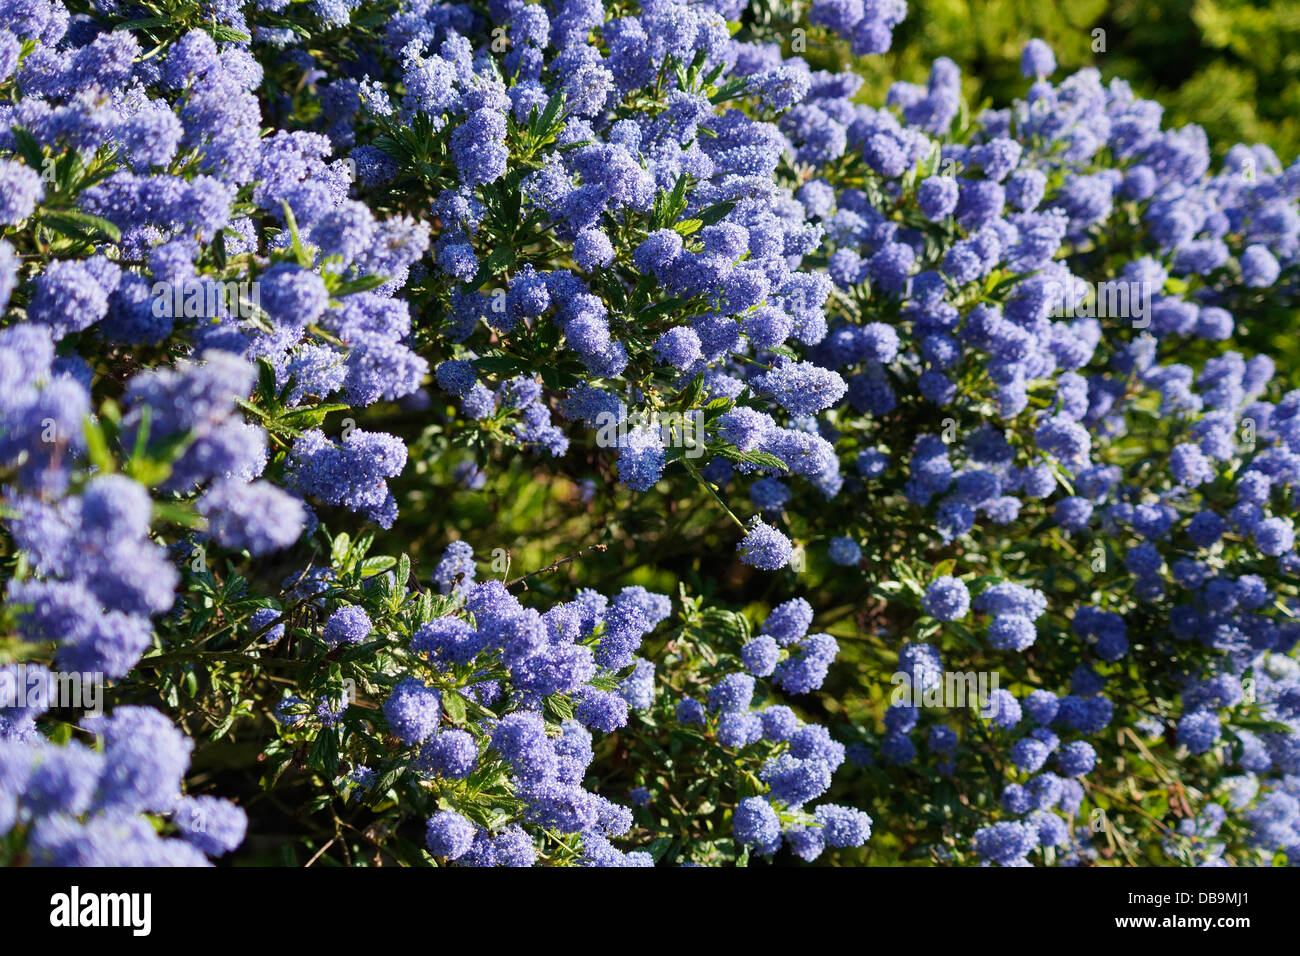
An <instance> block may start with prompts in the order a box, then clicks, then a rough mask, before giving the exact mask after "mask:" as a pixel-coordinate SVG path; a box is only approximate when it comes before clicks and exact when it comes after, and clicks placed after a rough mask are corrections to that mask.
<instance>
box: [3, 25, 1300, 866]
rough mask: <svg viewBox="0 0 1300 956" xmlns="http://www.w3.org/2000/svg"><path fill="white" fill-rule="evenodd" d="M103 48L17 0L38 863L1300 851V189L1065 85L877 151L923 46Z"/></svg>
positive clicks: (10, 113) (232, 36)
mask: <svg viewBox="0 0 1300 956" xmlns="http://www.w3.org/2000/svg"><path fill="white" fill-rule="evenodd" d="M73 6H74V9H72V10H70V9H69V8H68V7H65V6H64V5H63V4H62V3H61V2H59V0H0V100H2V101H3V103H2V105H0V310H3V311H2V312H0V480H2V481H3V497H2V498H0V528H2V529H3V531H2V536H0V568H2V569H3V570H2V572H0V574H2V583H3V587H4V608H3V611H2V612H0V618H2V620H3V624H4V634H5V635H6V636H5V637H4V638H0V693H8V694H9V696H8V697H3V698H0V859H3V860H5V861H6V862H17V863H30V864H55V865H65V864H92V865H95V864H98V865H120V864H126V863H145V864H161V863H167V864H194V865H203V864H206V863H208V862H210V861H211V860H212V859H217V858H221V857H223V856H224V855H225V854H228V853H239V854H245V853H248V854H251V853H254V852H255V851H254V850H252V849H251V848H250V846H245V847H243V848H241V843H243V838H244V835H245V833H246V832H247V831H249V830H252V831H253V832H257V831H258V829H259V827H260V826H263V825H265V827H266V829H267V832H282V831H281V830H280V829H279V828H280V827H282V826H285V825H289V826H292V827H294V828H295V833H296V835H298V836H300V837H301V841H300V842H301V843H302V845H303V846H305V847H308V848H309V849H310V851H311V853H313V854H315V856H313V857H303V858H301V859H299V858H297V857H296V856H294V855H293V854H294V853H296V852H297V851H296V849H294V848H289V847H285V848H284V852H285V853H287V854H288V856H287V858H277V859H276V860H275V861H274V862H298V863H302V862H307V860H308V859H315V858H318V857H319V856H322V855H326V854H328V856H327V859H328V860H329V861H330V862H333V863H345V864H352V863H355V862H357V861H359V860H364V861H371V860H375V861H379V862H385V861H388V860H394V861H399V862H403V863H412V864H430V863H432V864H436V865H444V864H447V863H451V864H453V865H476V866H492V865H534V864H548V865H575V864H580V865H595V866H611V865H650V864H654V863H661V864H670V865H672V864H677V865H723V864H725V865H731V864H746V863H748V862H750V861H751V860H767V859H774V860H776V861H781V862H786V861H795V860H802V861H813V860H819V859H820V860H829V861H832V862H838V863H862V862H886V863H889V862H895V861H896V860H899V859H904V858H905V859H926V860H929V861H931V862H937V863H955V864H967V863H969V864H987V865H992V864H996V865H1026V864H1029V863H1034V864H1040V863H1041V864H1063V865H1079V864H1092V863H1096V862H1120V863H1127V864H1137V863H1160V862H1165V863H1167V862H1171V861H1174V862H1180V863H1184V864H1194V865H1227V864H1234V865H1248V864H1260V865H1264V864H1269V863H1272V862H1279V861H1282V860H1284V859H1285V860H1287V861H1290V862H1293V861H1294V860H1295V858H1296V857H1297V855H1298V854H1300V809H1298V808H1300V800H1298V798H1300V793H1297V791H1296V783H1295V781H1296V779H1297V777H1298V776H1300V668H1298V667H1297V665H1296V662H1295V656H1294V650H1295V646H1296V643H1297V638H1300V630H1297V625H1296V624H1295V623H1294V615H1295V613H1296V611H1297V608H1298V607H1300V605H1297V600H1296V599H1297V594H1296V583H1297V570H1298V569H1300V558H1297V553H1296V550H1295V531H1294V524H1293V522H1294V512H1295V503H1296V486H1297V482H1300V432H1298V431H1297V426H1295V425H1293V424H1292V423H1293V422H1300V414H1297V413H1298V412H1300V393H1297V392H1295V391H1289V390H1288V387H1287V385H1286V384H1285V383H1286V382H1287V381H1288V380H1290V379H1293V378H1294V374H1295V371H1294V369H1291V368H1289V367H1287V366H1286V365H1285V364H1284V363H1285V362H1286V360H1287V356H1284V355H1281V354H1276V355H1273V354H1270V353H1269V352H1268V347H1269V344H1268V343H1269V342H1270V339H1271V336H1270V334H1268V333H1270V331H1271V330H1272V329H1273V328H1275V327H1290V326H1293V325H1294V313H1295V309H1296V307H1297V305H1300V302H1298V301H1297V258H1298V256H1300V210H1298V209H1297V202H1298V200H1300V166H1297V165H1295V164H1293V165H1291V166H1290V167H1286V166H1284V164H1283V163H1282V162H1281V161H1279V160H1278V158H1277V157H1276V156H1274V155H1272V153H1270V152H1269V151H1268V150H1267V149H1266V148H1263V147H1258V146H1256V147H1250V146H1246V145H1237V146H1234V147H1232V148H1231V149H1230V150H1228V151H1227V153H1226V156H1225V158H1224V160H1223V161H1222V162H1221V163H1218V164H1215V163H1214V162H1213V161H1212V159H1211V152H1210V148H1209V144H1208V143H1207V142H1206V138H1205V135H1204V133H1203V132H1202V131H1201V130H1199V129H1197V128H1195V127H1187V128H1183V129H1165V128H1163V127H1162V124H1161V109H1160V107H1159V105H1158V104H1156V103H1153V102H1150V101H1145V100H1142V99H1140V98H1138V97H1136V96H1135V95H1134V94H1133V93H1132V91H1131V90H1130V89H1129V88H1128V86H1127V85H1126V84H1125V83H1124V82H1123V81H1122V80H1113V81H1111V82H1110V83H1103V82H1102V80H1101V77H1100V75H1099V74H1098V73H1097V72H1096V71H1094V70H1084V71H1081V72H1080V73H1077V74H1075V75H1074V76H1070V77H1064V78H1059V79H1054V77H1055V74H1056V64H1055V58H1054V56H1053V54H1052V51H1051V50H1050V49H1049V48H1048V47H1047V46H1046V45H1045V44H1043V43H1042V42H1041V41H1037V40H1035V41H1033V42H1031V43H1030V44H1028V45H1027V46H1026V47H1025V49H1024V52H1023V56H1022V61H1021V67H1022V70H1023V72H1024V74H1025V77H1026V92H1025V95H1024V98H1023V99H1022V100H1019V101H1017V102H1015V103H1012V104H1009V105H1005V106H1001V107H999V108H993V109H987V110H984V111H982V112H979V113H977V114H976V115H971V111H970V110H969V107H968V104H965V103H964V102H963V100H962V95H961V76H960V73H959V71H958V69H957V68H956V66H955V65H954V64H953V63H952V62H950V61H948V60H946V59H940V60H938V61H936V62H935V63H934V64H933V65H932V67H931V69H930V71H929V75H928V78H926V80H925V82H924V83H919V84H916V83H909V82H897V83H894V84H893V85H892V87H891V88H890V89H889V92H888V94H887V96H885V97H884V98H883V101H880V102H870V101H869V100H868V98H867V97H866V96H865V95H864V94H863V91H862V84H863V81H862V78H861V77H860V76H859V75H858V73H857V72H855V70H854V63H855V59H854V58H855V57H862V56H870V55H872V54H878V53H882V52H884V51H886V50H888V48H889V46H890V43H891V32H892V30H893V28H894V27H895V26H897V24H898V23H899V22H901V21H902V20H903V18H904V17H905V16H906V12H907V11H906V7H905V5H904V4H903V3H902V2H901V0H900V2H882V3H867V4H859V3H840V2H821V0H815V2H813V3H812V4H810V5H806V6H801V7H799V8H798V9H795V8H786V7H784V6H782V5H775V6H774V5H770V4H764V5H762V9H761V10H760V9H757V8H755V9H750V7H749V6H748V5H746V4H744V3H741V2H739V0H710V2H706V3H685V2H681V0H654V2H646V3H642V4H640V5H637V4H631V5H618V6H617V7H614V6H610V5H604V4H601V3H598V2H595V0H556V2H545V3H527V2H524V0H491V2H489V3H488V4H486V5H468V4H437V5H431V4H428V3H424V2H418V0H380V2H375V3H367V4H361V5H353V4H346V3H343V4H290V5H284V4H279V3H269V2H268V3H263V2H257V3H250V4H244V5H242V6H241V5H240V4H237V3H226V4H220V5H216V6H213V7H211V8H205V9H203V10H202V11H200V10H199V8H198V7H195V8H193V9H192V10H191V9H190V8H184V9H183V10H180V11H178V10H176V9H172V8H171V6H170V5H161V4H157V3H154V2H152V0H143V2H142V3H140V4H137V5H136V6H134V7H132V9H131V11H130V12H129V15H128V12H127V11H126V10H119V9H117V7H116V5H112V4H103V5H95V6H94V8H93V10H91V9H90V8H85V7H84V6H83V5H80V4H77V5H73ZM142 11H143V12H142ZM119 27H121V29H118V28H119ZM796 27H797V28H799V29H800V30H802V31H805V33H802V34H800V36H806V37H807V39H808V40H809V44H810V45H809V46H808V47H807V49H811V50H815V51H817V52H816V53H815V54H814V53H808V54H804V53H803V51H802V50H798V51H796V50H795V49H793V48H792V47H793V46H794V45H793V44H792V43H791V41H790V37H791V36H792V35H794V34H793V29H794V28H796ZM465 542H474V543H475V545H476V546H477V547H479V548H480V552H479V554H478V555H476V554H475V553H474V551H472V550H471V548H470V546H469V545H468V544H466V543H465ZM514 551H519V552H521V553H523V554H524V555H526V558H524V559H522V560H524V561H525V563H526V565H527V567H529V568H532V569H533V570H529V571H527V572H526V573H520V574H516V575H515V576H514V577H511V574H510V559H511V556H512V554H513V552H514ZM489 554H490V555H491V557H490V558H489V557H488V555H489ZM502 555H504V558H502V557H501V556H502ZM534 562H535V563H534ZM485 566H487V567H490V568H491V573H490V574H489V573H487V572H486V571H485ZM67 672H77V673H80V674H85V675H91V676H92V677H96V678H97V679H99V680H102V681H103V682H104V684H105V686H106V690H107V702H108V707H107V712H106V713H105V714H102V715H91V716H83V715H80V714H77V713H76V710H75V706H73V705H70V704H69V703H68V702H66V701H62V700H59V699H57V693H56V689H57V688H58V687H59V686H60V684H59V681H58V679H57V678H58V675H59V674H64V673H67ZM954 678H955V679H956V681H954ZM967 679H969V681H970V682H971V686H973V688H974V698H973V699H971V700H963V701H962V702H961V703H958V704H954V702H953V701H952V700H951V699H949V698H950V697H951V694H952V692H953V691H954V689H959V685H960V682H962V681H966V680H967ZM20 685H21V686H22V687H23V688H24V689H25V690H28V691H32V692H30V693H25V694H24V695H23V696H22V698H21V701H20V699H19V697H18V696H17V695H16V694H14V693H13V692H14V691H16V690H17V689H18V687H19V686H20ZM960 686H964V685H960ZM900 688H901V691H902V693H899V691H900ZM245 758H247V759H245ZM199 768H201V770H199ZM199 772H201V773H202V774H203V776H202V777H201V778H200V777H199V776H198V773H199ZM198 779H202V780H203V781H204V783H203V791H202V792H201V793H200V792H197V789H196V788H195V783H196V781H197V780H198ZM1170 781H1176V783H1177V787H1176V789H1175V788H1171V787H1170V786H1169V783H1170ZM259 793H266V794H268V795H269V796H272V797H274V800H268V801H260V802H259V801H255V799H254V798H256V797H257V796H258V794H259ZM1134 793H1142V794H1143V796H1141V797H1134V796H1133V794H1134ZM1174 793H1176V794H1177V797H1176V799H1175V798H1174V797H1173V796H1171V794H1174ZM272 806H274V807H276V808H279V809H278V810H273V809H270V807H272ZM243 807H248V808H250V809H252V808H254V807H258V808H260V809H254V810H253V812H252V813H251V814H246V812H245V810H244V809H243ZM277 812H283V814H284V815H283V816H281V817H277V816H275V814H276V813H277ZM259 814H261V815H267V816H266V817H265V818H263V817H260V816H259ZM286 821H291V822H290V823H287V824H286ZM873 831H874V834H873ZM1098 834H1104V836H1105V838H1104V839H1098Z"/></svg>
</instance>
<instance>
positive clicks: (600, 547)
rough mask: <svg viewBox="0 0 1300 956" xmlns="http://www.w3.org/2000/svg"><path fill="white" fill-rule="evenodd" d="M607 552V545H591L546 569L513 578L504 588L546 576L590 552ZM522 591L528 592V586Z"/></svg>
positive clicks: (549, 565)
mask: <svg viewBox="0 0 1300 956" xmlns="http://www.w3.org/2000/svg"><path fill="white" fill-rule="evenodd" d="M608 550H609V546H608V545H604V544H593V545H592V546H591V547H589V548H583V549H582V550H581V551H579V552H578V553H577V554H571V555H569V556H568V557H567V558H560V560H558V561H556V562H555V563H554V564H548V565H547V566H546V567H544V568H538V569H537V570H536V571H529V572H528V573H527V574H523V575H520V576H519V577H517V578H515V579H514V580H513V581H507V582H506V587H507V588H512V587H514V586H515V585H516V584H524V582H525V581H527V580H528V579H529V578H531V577H535V576H537V575H539V574H547V573H548V572H550V571H554V570H556V569H557V568H560V567H562V566H564V565H566V564H568V563H569V562H570V561H576V560H578V558H580V557H582V556H583V555H584V554H588V553H590V552H592V551H608ZM524 590H525V591H527V590H528V585H527V584H524Z"/></svg>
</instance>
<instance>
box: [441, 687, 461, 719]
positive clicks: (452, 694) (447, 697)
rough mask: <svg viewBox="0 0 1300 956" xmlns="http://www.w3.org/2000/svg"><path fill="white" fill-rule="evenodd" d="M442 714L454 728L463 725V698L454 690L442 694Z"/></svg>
mask: <svg viewBox="0 0 1300 956" xmlns="http://www.w3.org/2000/svg"><path fill="white" fill-rule="evenodd" d="M442 712H443V713H444V714H446V715H447V718H448V719H449V720H450V721H451V722H452V723H453V724H455V725H456V726H458V727H459V726H461V725H463V724H464V723H465V698H463V697H461V696H460V694H458V693H457V692H456V691H454V690H450V689H448V690H444V691H443V692H442Z"/></svg>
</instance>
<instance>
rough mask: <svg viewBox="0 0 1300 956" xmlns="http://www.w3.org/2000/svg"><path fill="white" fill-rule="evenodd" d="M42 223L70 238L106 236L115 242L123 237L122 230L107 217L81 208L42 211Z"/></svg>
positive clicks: (81, 238)
mask: <svg viewBox="0 0 1300 956" xmlns="http://www.w3.org/2000/svg"><path fill="white" fill-rule="evenodd" d="M41 225H43V226H45V227H46V228H48V229H53V230H54V231H55V232H57V233H59V234H60V235H64V236H67V237H68V238H69V239H79V240H83V241H84V240H90V239H94V238H95V237H96V236H105V237H107V238H108V239H109V240H111V241H113V242H118V241H119V240H121V238H122V231H121V230H120V229H118V228H117V226H115V225H113V224H112V223H111V222H109V221H108V220H107V219H104V218H101V217H100V216H92V215H91V214H90V213H88V212H82V211H81V210H79V209H51V210H46V211H44V212H42V213H41Z"/></svg>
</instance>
